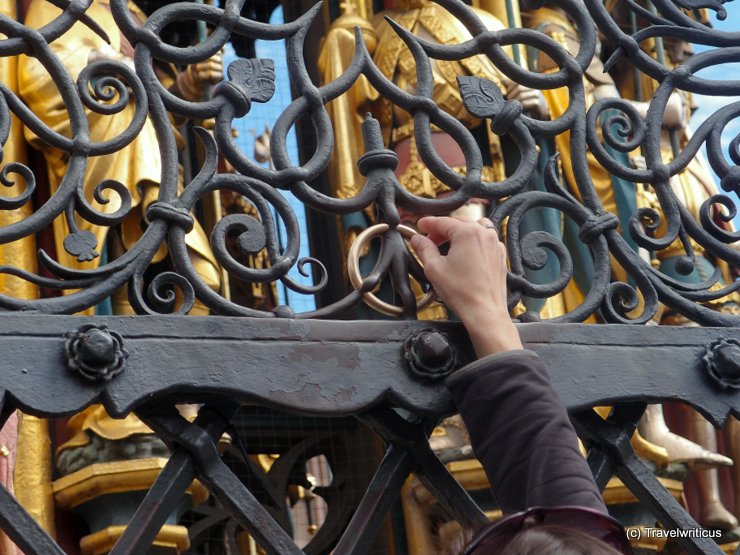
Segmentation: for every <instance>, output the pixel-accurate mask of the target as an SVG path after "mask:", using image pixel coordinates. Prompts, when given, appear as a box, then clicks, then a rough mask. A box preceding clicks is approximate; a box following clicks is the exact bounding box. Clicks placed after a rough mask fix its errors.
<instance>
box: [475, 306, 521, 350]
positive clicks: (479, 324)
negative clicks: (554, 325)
mask: <svg viewBox="0 0 740 555" xmlns="http://www.w3.org/2000/svg"><path fill="white" fill-rule="evenodd" d="M461 319H462V322H463V324H464V325H465V329H466V330H467V332H468V336H469V337H470V342H471V343H472V344H473V348H474V349H475V353H476V355H477V356H478V358H482V357H485V356H488V355H494V354H497V353H501V352H504V351H512V350H518V349H522V348H523V347H522V341H521V339H520V337H519V331H518V330H517V328H516V326H515V325H514V323H513V322H512V321H511V319H510V318H509V315H508V314H505V315H500V316H492V315H491V314H490V313H488V314H485V315H480V316H473V315H471V314H466V315H465V316H464V317H463V316H461Z"/></svg>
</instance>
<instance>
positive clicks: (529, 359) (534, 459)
mask: <svg viewBox="0 0 740 555" xmlns="http://www.w3.org/2000/svg"><path fill="white" fill-rule="evenodd" d="M447 388H448V389H449V390H450V392H451V393H452V397H453V399H454V400H455V403H456V404H457V407H458V410H459V411H460V415H461V416H462V418H463V420H464V421H465V425H466V426H467V428H468V432H469V433H470V438H471V443H472V446H473V451H474V452H475V455H476V457H477V458H478V460H480V461H481V463H482V464H483V468H484V469H485V471H486V474H487V475H488V480H489V481H490V483H491V489H492V490H493V493H494V496H495V497H496V499H497V500H498V502H499V505H500V507H501V509H502V510H503V512H504V513H505V514H509V513H515V512H519V511H523V510H525V509H527V508H530V507H556V506H565V505H577V506H581V507H591V508H593V509H597V510H599V511H603V512H604V513H606V512H607V511H606V507H605V506H604V503H603V501H602V500H601V495H600V494H599V491H598V489H597V488H596V484H595V483H594V480H593V476H592V474H591V471H590V469H589V467H588V464H587V463H586V460H585V459H584V458H583V455H581V452H580V451H579V449H578V438H577V436H576V433H575V430H573V426H572V425H571V423H570V420H569V419H568V414H567V412H566V410H565V407H564V406H563V403H562V402H561V401H560V398H559V397H558V396H557V393H555V390H554V389H553V387H552V385H551V383H550V377H549V375H548V373H547V369H546V368H545V365H544V363H543V362H542V361H541V360H540V358H539V357H538V356H537V355H536V354H535V353H533V352H532V351H524V350H522V351H506V352H503V353H499V354H496V355H492V356H489V357H485V358H482V359H480V360H477V361H476V362H474V363H472V364H469V365H468V366H466V367H464V368H462V369H461V370H459V371H457V372H455V373H454V374H453V375H452V376H450V377H449V378H448V379H447Z"/></svg>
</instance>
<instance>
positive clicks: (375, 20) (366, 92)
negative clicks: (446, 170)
mask: <svg viewBox="0 0 740 555" xmlns="http://www.w3.org/2000/svg"><path fill="white" fill-rule="evenodd" d="M342 8H343V14H342V15H341V16H340V17H339V18H338V19H337V20H336V21H334V22H333V24H332V25H331V27H330V28H329V31H328V33H327V35H326V37H325V39H324V43H323V45H322V48H321V53H320V57H319V69H320V71H321V73H322V76H323V80H324V82H329V81H332V80H333V79H335V78H337V77H339V75H341V74H342V73H343V72H344V70H345V69H346V68H347V66H348V65H349V63H350V61H351V59H352V54H353V51H354V28H355V27H356V26H359V27H360V29H361V30H362V33H363V37H364V39H365V43H366V45H367V48H368V51H369V52H370V53H371V54H372V56H373V61H374V62H375V64H376V66H377V67H378V68H379V69H380V71H381V72H382V74H383V75H384V76H385V77H387V78H388V79H389V80H391V81H393V82H394V83H395V84H396V85H398V86H399V87H400V88H402V89H405V90H408V91H413V89H414V87H415V85H416V64H415V62H414V60H413V57H412V55H411V52H410V51H409V50H408V48H407V47H406V45H405V44H404V42H403V40H402V39H401V37H399V36H398V34H397V33H396V32H395V31H394V30H393V29H392V27H391V26H390V25H389V24H388V22H387V21H386V19H385V18H386V17H390V18H391V19H393V20H394V21H395V22H396V23H398V24H399V25H401V26H402V27H404V28H406V29H409V30H410V31H411V32H413V33H414V34H416V35H418V36H420V37H422V38H424V39H426V40H429V41H432V42H437V43H440V44H456V43H461V42H464V41H465V40H467V39H469V38H470V34H469V32H468V31H467V29H466V28H465V27H464V26H463V25H462V23H460V21H458V20H457V19H456V18H455V17H454V16H453V15H452V14H450V13H449V12H448V11H447V10H445V9H444V8H442V7H441V6H439V5H438V4H436V3H434V2H430V1H428V0H397V1H396V3H395V9H393V10H388V11H383V12H380V13H377V14H375V15H374V16H373V17H372V18H370V19H369V20H368V19H365V18H362V17H361V16H360V15H359V12H360V10H359V9H358V8H357V7H356V6H355V5H354V4H352V3H349V2H345V3H344V4H343V5H342ZM475 12H476V14H477V15H478V17H479V18H480V19H481V20H482V21H483V23H484V24H485V25H486V26H487V27H488V28H489V29H492V30H498V29H502V28H503V27H504V26H503V24H502V23H501V21H499V20H498V19H496V18H495V17H493V16H492V15H491V14H490V13H488V12H486V11H483V10H479V9H475ZM509 52H510V49H509ZM431 62H432V71H433V74H434V93H433V100H434V101H435V102H436V103H437V105H439V106H440V107H441V108H442V109H443V110H444V111H446V112H447V113H449V114H451V115H454V116H455V117H456V118H457V119H458V120H460V121H461V122H462V123H463V124H464V125H465V126H466V127H468V128H470V129H474V128H478V127H479V126H481V124H482V122H481V120H479V119H478V118H475V117H474V116H472V115H471V114H470V113H469V112H468V111H467V109H466V108H465V106H464V104H463V101H462V96H461V94H460V91H459V89H458V85H457V77H458V76H467V75H474V76H478V77H483V78H486V79H489V80H491V81H493V82H494V83H496V84H497V85H498V86H499V88H500V89H501V90H502V92H503V93H504V94H505V95H507V97H508V98H509V99H512V98H516V99H517V100H519V101H520V102H521V103H522V105H523V107H524V109H525V110H526V111H528V112H529V113H531V114H536V115H537V116H538V117H544V116H545V115H546V107H545V105H544V100H543V99H542V96H541V94H540V93H539V92H538V91H534V90H532V89H529V88H526V87H522V86H519V85H517V84H516V83H514V82H513V81H511V80H510V79H509V78H508V77H506V76H504V75H503V74H502V73H501V72H499V70H498V69H496V67H494V65H493V64H492V63H491V61H490V60H489V59H488V58H486V57H485V56H481V55H478V56H474V57H471V58H467V59H465V60H461V61H443V60H431ZM327 110H328V111H329V115H330V117H331V118H332V123H333V125H334V130H335V138H336V139H335V140H336V142H335V148H334V152H333V154H332V159H331V161H330V165H329V176H330V180H331V187H332V193H333V194H334V196H336V197H338V198H350V197H352V196H354V195H356V194H357V193H358V192H359V191H360V190H361V189H362V187H363V178H362V176H361V175H360V174H359V171H358V170H357V159H358V157H359V153H361V152H363V150H364V146H363V142H362V136H361V132H360V123H361V121H362V118H363V117H364V114H365V113H367V112H371V113H373V115H374V116H375V117H376V118H377V119H378V120H379V122H380V125H381V131H382V134H383V137H384V140H385V144H386V145H387V146H388V148H390V149H392V150H393V151H395V153H396V154H397V155H398V159H399V164H398V168H397V169H396V175H397V177H398V179H399V182H400V183H401V185H402V186H403V187H404V188H406V189H407V190H408V191H410V192H411V193H413V194H415V195H418V196H422V197H428V198H435V197H436V196H437V195H447V194H449V189H448V188H447V186H445V185H444V184H443V183H442V182H441V181H439V179H437V177H436V176H434V175H433V174H432V173H431V172H430V171H429V170H428V169H427V168H426V166H425V165H424V163H423V162H422V161H421V158H420V156H419V154H418V150H417V146H416V141H415V140H414V122H413V118H412V117H411V116H410V114H409V113H408V112H406V111H404V110H402V109H400V108H398V107H395V106H393V105H392V104H391V103H390V102H389V101H388V100H386V99H384V98H382V97H380V95H379V94H378V93H377V91H375V90H374V89H373V87H372V86H371V85H370V84H369V82H368V81H367V79H365V77H360V79H359V80H358V81H357V82H356V83H355V85H354V86H353V87H352V88H351V89H350V90H349V91H348V92H347V93H345V94H344V95H342V96H341V97H339V98H337V99H336V100H334V101H332V102H330V103H329V104H328V105H327ZM482 131H483V133H482V135H483V136H484V142H485V143H487V144H486V145H485V147H484V150H485V158H488V160H489V161H488V163H487V165H486V166H485V167H484V169H483V178H484V179H485V180H487V181H501V180H503V179H504V178H505V171H504V160H503V153H502V149H501V144H500V141H499V138H498V137H497V136H496V135H495V134H493V133H492V132H490V131H488V129H487V128H482ZM432 143H433V145H434V147H435V149H436V151H437V153H438V154H439V155H440V156H441V157H442V159H443V160H444V162H445V163H446V164H447V165H448V166H449V167H450V168H452V169H453V171H456V172H458V173H461V174H463V173H464V172H465V158H464V156H463V153H462V150H461V148H460V146H459V145H458V144H457V143H456V142H455V141H454V140H453V139H452V137H450V136H449V135H448V134H447V133H445V132H443V131H442V130H440V129H438V128H436V127H434V126H433V127H432ZM487 206H488V201H486V200H483V199H471V200H470V201H469V202H468V204H467V205H466V206H463V207H461V208H460V209H459V212H457V213H458V214H460V213H463V212H464V213H465V214H466V215H468V216H469V217H473V218H480V217H482V216H483V215H485V213H486V207H487ZM399 213H400V215H401V222H402V223H404V224H406V225H412V226H413V225H415V223H416V220H417V219H418V215H416V214H412V213H409V212H407V211H406V210H404V209H402V208H399ZM373 219H374V214H350V215H348V216H344V217H343V218H342V225H341V226H340V228H341V230H342V233H343V235H344V239H345V240H344V245H345V248H346V249H347V250H349V245H351V244H352V243H353V242H354V239H355V237H356V236H357V234H358V233H359V232H360V231H362V229H364V228H365V227H367V226H368V224H369V223H371V222H372V221H373ZM419 292H420V291H419ZM445 314H446V313H445V311H444V309H443V308H442V307H441V306H432V307H430V308H429V309H426V310H424V311H423V312H422V313H421V314H420V318H423V319H433V318H444V317H445Z"/></svg>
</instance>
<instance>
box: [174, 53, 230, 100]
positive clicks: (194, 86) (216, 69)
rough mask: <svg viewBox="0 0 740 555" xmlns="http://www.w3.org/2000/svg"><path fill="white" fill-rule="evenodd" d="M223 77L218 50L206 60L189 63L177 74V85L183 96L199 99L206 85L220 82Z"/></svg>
mask: <svg viewBox="0 0 740 555" xmlns="http://www.w3.org/2000/svg"><path fill="white" fill-rule="evenodd" d="M223 79H224V60H223V56H222V55H221V53H220V52H219V53H218V54H215V55H214V56H211V57H210V58H208V59H207V60H204V61H202V62H198V63H195V64H190V65H189V66H188V67H187V68H185V71H183V72H182V73H181V74H180V75H178V76H177V85H178V87H179V89H180V92H181V93H182V96H183V98H185V99H187V100H200V99H201V98H203V96H204V94H203V93H204V92H205V89H206V87H207V86H209V85H213V84H216V83H220V82H221V81H223Z"/></svg>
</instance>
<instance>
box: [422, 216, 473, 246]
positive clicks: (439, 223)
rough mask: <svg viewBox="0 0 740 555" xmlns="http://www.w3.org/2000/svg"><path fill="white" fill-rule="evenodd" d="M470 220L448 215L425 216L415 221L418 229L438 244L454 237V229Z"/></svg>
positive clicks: (456, 229) (463, 225)
mask: <svg viewBox="0 0 740 555" xmlns="http://www.w3.org/2000/svg"><path fill="white" fill-rule="evenodd" d="M469 223H471V222H464V221H462V220H458V219H455V218H450V217H448V216H441V217H440V216H426V217H424V218H421V219H420V220H419V221H418V222H417V224H416V225H417V227H418V228H419V231H421V232H423V233H426V234H427V237H428V238H429V239H431V240H432V241H434V243H435V244H437V245H440V244H442V243H446V242H447V241H449V240H450V239H452V238H453V237H454V234H455V232H456V231H459V230H460V229H461V228H463V227H465V226H466V225H468V224H469Z"/></svg>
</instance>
